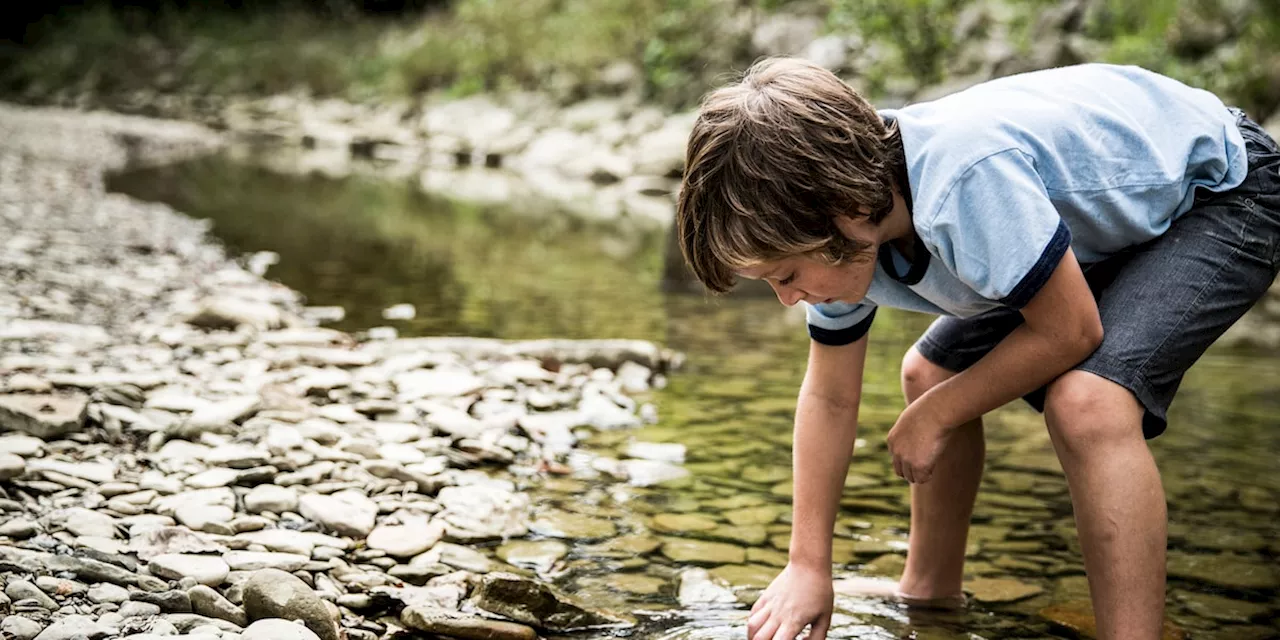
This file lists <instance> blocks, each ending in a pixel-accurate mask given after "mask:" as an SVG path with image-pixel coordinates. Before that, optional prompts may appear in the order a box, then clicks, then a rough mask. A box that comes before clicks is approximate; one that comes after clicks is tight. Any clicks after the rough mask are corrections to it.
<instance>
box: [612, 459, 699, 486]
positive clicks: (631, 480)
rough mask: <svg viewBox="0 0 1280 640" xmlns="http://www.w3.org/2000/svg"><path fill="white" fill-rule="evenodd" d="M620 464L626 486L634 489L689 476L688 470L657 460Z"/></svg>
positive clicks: (625, 461) (630, 461)
mask: <svg viewBox="0 0 1280 640" xmlns="http://www.w3.org/2000/svg"><path fill="white" fill-rule="evenodd" d="M620 464H621V465H622V468H623V469H624V470H625V473H626V476H627V482H628V484H630V485H632V486H635V487H650V486H653V485H656V484H661V483H663V482H668V481H671V480H679V479H680V478H684V477H687V476H688V475H689V470H688V469H685V468H684V467H678V466H676V465H673V464H670V463H667V462H659V461H657V460H623V461H622V462H621V463H620Z"/></svg>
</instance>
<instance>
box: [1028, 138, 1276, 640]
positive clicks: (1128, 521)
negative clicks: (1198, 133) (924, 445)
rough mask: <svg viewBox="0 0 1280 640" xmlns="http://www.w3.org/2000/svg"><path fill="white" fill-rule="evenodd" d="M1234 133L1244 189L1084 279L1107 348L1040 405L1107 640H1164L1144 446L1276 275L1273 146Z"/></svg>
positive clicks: (1159, 505)
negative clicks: (1187, 378)
mask: <svg viewBox="0 0 1280 640" xmlns="http://www.w3.org/2000/svg"><path fill="white" fill-rule="evenodd" d="M1240 129H1241V132H1242V133H1243V135H1244V137H1245V140H1246V143H1247V146H1248V159H1249V169H1250V170H1249V174H1248V176H1247V177H1246V178H1245V181H1244V183H1243V184H1241V185H1240V186H1239V187H1237V188H1235V189H1233V190H1231V191H1228V192H1225V193H1218V194H1202V197H1201V198H1198V199H1197V201H1196V203H1195V205H1194V206H1193V207H1192V209H1191V211H1189V212H1187V213H1186V214H1184V215H1183V216H1181V217H1180V218H1178V219H1177V220H1176V221H1175V222H1174V223H1173V225H1172V226H1171V227H1170V229H1169V231H1168V232H1166V233H1165V234H1164V235H1162V236H1160V237H1159V238H1156V239H1155V240H1152V241H1150V242H1148V243H1146V244H1144V245H1142V246H1139V247H1135V248H1134V249H1133V250H1131V251H1128V252H1126V254H1124V255H1121V256H1117V257H1116V259H1114V260H1108V261H1106V262H1104V263H1100V264H1099V265H1097V266H1096V268H1095V269H1091V270H1087V271H1086V278H1090V280H1091V284H1093V285H1095V291H1098V292H1099V293H1098V310H1099V313H1100V315H1101V317H1102V326H1103V328H1104V334H1105V335H1104V337H1103V341H1102V344H1101V345H1100V346H1099V347H1098V349H1097V351H1095V352H1094V353H1093V354H1092V355H1090V356H1089V358H1087V359H1086V360H1085V361H1084V362H1082V363H1080V364H1079V365H1078V366H1077V367H1076V369H1075V370H1074V371H1071V372H1068V373H1067V374H1065V375H1063V376H1062V377H1060V378H1058V379H1057V380H1055V381H1054V382H1052V383H1050V385H1049V387H1048V390H1047V394H1046V396H1045V418H1046V423H1047V425H1048V427H1049V432H1050V436H1051V438H1052V440H1053V444H1054V448H1055V450H1056V451H1057V453H1058V457H1059V459H1060V460H1061V461H1062V466H1063V470H1064V471H1065V472H1066V475H1067V482H1068V485H1069V487H1070V489H1071V499H1072V504H1073V506H1074V508H1075V512H1076V525H1077V529H1078V530H1079V534H1080V542H1081V547H1082V550H1083V551H1084V560H1085V568H1086V569H1087V571H1088V574H1089V586H1090V591H1091V597H1092V599H1093V605H1094V610H1095V614H1096V616H1097V622H1098V637H1099V638H1100V639H1102V640H1110V639H1114V638H1125V639H1128V638H1138V639H1147V638H1159V637H1160V627H1161V623H1162V617H1163V608H1164V600H1165V594H1164V586H1165V544H1166V542H1165V537H1166V528H1167V524H1166V507H1165V502H1164V491H1163V489H1162V487H1161V484H1160V476H1159V472H1158V471H1157V470H1156V466H1155V462H1154V460H1153V459H1152V457H1151V453H1150V451H1149V450H1148V449H1147V447H1146V444H1145V443H1144V442H1143V438H1144V437H1146V438H1151V437H1155V436H1157V435H1159V434H1160V433H1161V432H1163V431H1164V429H1165V426H1166V423H1165V412H1166V410H1167V408H1168V406H1169V403H1170V402H1171V401H1172V399H1173V395H1174V393H1175V392H1176V390H1177V388H1178V386H1179V384H1180V383H1181V381H1182V377H1183V374H1184V373H1185V372H1186V371H1187V369H1189V368H1190V367H1191V366H1192V365H1193V364H1194V363H1195V361H1196V360H1198V359H1199V358H1200V356H1201V355H1202V354H1203V353H1204V351H1205V350H1206V349H1208V347H1209V346H1210V345H1211V344H1212V343H1213V342H1214V340H1216V339H1217V338H1218V336H1220V335H1222V333H1223V332H1224V331H1226V329H1227V328H1228V327H1230V326H1231V325H1232V324H1233V323H1235V321H1236V320H1238V319H1239V318H1240V316H1242V315H1244V313H1245V312H1246V311H1247V310H1248V309H1249V308H1250V307H1251V306H1253V304H1254V303H1255V302H1256V301H1257V300H1258V299H1259V298H1261V297H1262V296H1263V294H1265V293H1266V291H1267V289H1268V288H1269V287H1270V286H1271V284H1272V281H1273V280H1275V277H1276V273H1277V270H1278V267H1280V265H1278V264H1277V260H1278V259H1280V146H1278V145H1277V144H1276V143H1275V142H1274V141H1272V140H1271V139H1270V138H1269V137H1267V136H1266V134H1265V133H1263V132H1262V130H1261V129H1260V128H1259V127H1258V126H1257V125H1256V124H1255V123H1252V122H1250V121H1247V120H1245V119H1244V118H1243V117H1242V118H1241V120H1240Z"/></svg>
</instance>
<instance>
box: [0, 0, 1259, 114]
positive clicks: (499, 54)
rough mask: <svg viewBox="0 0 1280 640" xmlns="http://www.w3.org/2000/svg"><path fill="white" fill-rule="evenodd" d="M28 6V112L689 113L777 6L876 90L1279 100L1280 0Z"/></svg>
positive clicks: (330, 0) (348, 0) (854, 78)
mask: <svg viewBox="0 0 1280 640" xmlns="http://www.w3.org/2000/svg"><path fill="white" fill-rule="evenodd" d="M27 5H28V6H26V8H25V9H22V11H25V12H26V15H25V16H22V17H19V18H16V19H14V20H11V21H9V22H8V23H7V25H6V26H5V31H6V33H5V34H4V36H5V37H4V40H3V45H2V46H0V95H2V96H3V97H4V98H7V99H11V100H20V101H24V102H33V103H60V104H85V103H100V102H107V103H110V101H111V100H112V99H114V98H115V97H118V96H122V95H127V94H129V93H131V92H138V91H151V92H159V93H162V94H164V93H169V94H182V95H186V96H261V95H272V94H279V93H286V92H302V93H305V94H308V95H311V96H313V97H328V96H334V97H341V98H344V99H348V100H353V101H373V100H383V99H393V98H406V97H408V98H413V97H415V96H420V95H422V94H424V93H427V92H446V93H447V94H451V95H458V96H462V95H467V94H472V93H477V92H485V91H495V90H508V89H534V90H554V91H556V92H557V93H558V94H560V95H562V96H563V97H564V99H566V100H572V99H574V98H580V97H584V96H585V95H590V94H591V93H592V92H593V91H595V90H597V89H598V88H599V87H601V86H604V85H609V86H613V85H616V84H617V83H619V82H621V83H624V84H629V85H630V86H632V87H633V88H634V91H636V92H639V93H640V94H641V97H642V98H643V99H646V100H649V101H652V102H656V103H659V104H662V105H664V106H669V107H671V108H682V107H688V106H691V105H692V104H694V103H695V102H696V100H697V98H698V97H699V96H700V95H702V93H703V92H705V91H706V90H707V88H709V87H711V86H713V85H716V84H719V83H720V82H722V81H723V80H724V79H725V77H726V76H727V75H728V74H730V73H732V72H734V71H738V70H741V69H743V68H745V67H746V66H747V65H749V64H750V62H751V61H752V60H753V59H754V58H756V57H758V56H759V55H760V54H761V50H760V47H759V46H756V45H758V44H759V43H758V40H759V37H760V36H759V33H760V26H761V25H762V24H765V23H767V22H768V21H770V20H773V19H775V17H776V16H778V15H787V16H794V17H797V18H803V19H805V20H809V21H811V22H813V23H816V24H817V25H819V32H818V35H819V36H839V37H840V38H841V40H840V42H841V43H843V46H845V47H847V48H848V49H849V56H850V57H851V59H852V62H851V63H849V64H847V65H846V66H847V68H845V69H841V70H840V71H841V72H842V75H843V76H844V77H846V78H847V79H849V80H850V81H851V82H853V83H854V84H855V86H858V87H860V88H861V89H863V90H864V91H866V92H867V93H869V94H870V95H871V96H872V97H873V98H876V97H878V96H900V97H902V99H912V98H916V99H919V98H921V97H928V95H929V94H930V90H929V88H930V87H945V86H946V85H947V83H948V82H949V81H953V80H955V79H956V78H971V77H974V74H984V75H985V76H987V77H990V76H998V75H1007V74H1009V73H1014V72H1017V71H1022V70H1027V69H1029V68H1036V67H1044V66H1052V65H1057V64H1067V63H1071V62H1079V61H1083V60H1104V61H1111V62H1121V63H1135V64H1140V65H1142V66H1145V67H1148V68H1151V69H1155V70H1157V71H1161V72H1164V73H1167V74H1169V75H1172V76H1174V77H1177V78H1179V79H1182V80H1184V81H1187V82H1190V83H1192V84H1195V85H1197V86H1201V87H1204V88H1208V89H1211V90H1213V91H1215V92H1218V93H1219V94H1221V95H1223V96H1224V97H1225V98H1226V99H1227V100H1229V101H1231V102H1234V103H1236V104H1240V105H1241V106H1244V107H1246V108H1247V109H1249V110H1251V111H1253V112H1256V113H1259V114H1261V115H1262V116H1263V117H1265V116H1266V115H1267V114H1270V113H1274V112H1275V111H1277V108H1278V107H1280V2H1277V1H1276V0H1143V1H1141V2H1136V1H1134V0H1066V1H1065V2H1064V1H1063V0H998V1H997V0H324V1H322V2H301V1H300V0H256V1H255V0H241V1H239V2H226V3H207V2H194V1H188V2H180V1H177V0H168V1H156V0H152V1H150V2H141V3H139V2H124V1H123V0H115V1H98V2H88V3H70V2H65V3H59V2H43V3H42V2H34V3H27ZM1050 31H1052V32H1054V34H1055V36H1054V37H1053V38H1048V37H1047V36H1046V34H1047V33H1048V32H1050ZM1063 34H1065V37H1062V36H1063ZM753 38H754V39H755V40H756V41H757V42H754V43H753ZM1046 43H1049V44H1046ZM1046 46H1048V47H1051V48H1052V50H1045V49H1044V47H1046ZM619 63H622V65H623V66H619ZM620 74H621V78H619V75H620ZM934 91H937V89H934Z"/></svg>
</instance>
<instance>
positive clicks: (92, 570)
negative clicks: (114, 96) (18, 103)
mask: <svg viewBox="0 0 1280 640" xmlns="http://www.w3.org/2000/svg"><path fill="white" fill-rule="evenodd" d="M0 137H2V138H3V139H4V140H5V141H6V142H5V145H4V146H3V148H0V207H3V208H2V209H0V211H2V213H0V225H2V226H4V227H5V228H6V230H7V233H6V236H7V238H6V240H5V242H4V243H0V272H3V273H4V274H5V279H6V280H7V281H8V282H9V283H10V286H9V287H7V291H5V292H3V293H0V318H3V320H4V321H3V322H2V323H0V326H2V327H3V328H2V329H0V372H3V374H4V375H3V376H2V377H3V379H4V385H3V386H4V389H3V390H2V391H0V427H3V430H4V433H3V435H0V494H2V495H0V498H2V499H0V510H3V511H4V516H3V520H4V523H3V525H0V575H3V576H4V578H5V583H6V588H5V592H6V595H5V596H3V597H0V613H3V614H4V615H5V616H7V617H4V618H3V622H0V625H2V628H3V630H4V631H5V632H6V633H8V634H10V635H12V636H13V637H17V638H27V639H30V638H34V637H36V635H37V634H39V635H40V637H41V638H47V637H52V638H70V637H73V636H75V635H76V634H83V635H85V636H88V637H91V638H98V637H103V636H111V637H115V636H117V635H118V636H121V637H137V638H151V637H154V636H156V635H165V634H173V633H183V634H187V635H184V636H182V637H191V638H222V639H224V640H232V639H235V638H242V639H243V640H265V639H267V638H271V639H278V638H285V637H296V638H308V639H309V638H323V639H325V640H329V639H331V638H332V639H336V638H339V637H347V638H351V639H353V640H354V639H357V638H360V639H365V640H372V639H376V638H380V637H390V635H392V634H393V633H394V632H395V630H396V629H416V630H419V631H428V632H431V631H436V632H440V631H447V630H449V629H454V630H457V629H472V630H486V632H491V633H502V634H508V635H495V636H493V637H512V638H517V637H519V638H525V637H528V638H531V637H533V634H535V633H543V634H546V633H557V632H562V631H566V630H569V629H574V628H580V627H595V626H599V625H617V624H630V621H628V620H626V619H625V618H624V617H619V616H616V615H614V614H612V613H610V612H603V611H596V610H593V609H592V608H591V607H589V606H585V605H582V604H581V603H577V602H575V601H573V599H572V598H571V597H569V596H566V595H565V594H561V593H556V592H554V591H550V590H549V587H548V585H547V583H546V582H545V581H542V580H540V579H538V578H537V574H536V573H535V571H534V570H533V569H534V568H535V567H539V566H543V565H545V564H547V563H548V559H547V557H546V554H545V553H540V554H532V555H533V556H535V557H533V558H532V560H531V561H530V560H519V559H516V558H517V556H520V554H515V555H511V556H509V557H511V558H512V561H511V562H510V563H508V562H504V561H501V560H496V559H493V558H490V557H489V556H488V555H487V554H485V553H482V552H480V551H477V545H488V544H489V543H491V542H494V541H500V540H502V541H505V540H516V541H518V538H520V537H522V536H524V535H525V534H526V533H527V532H528V519H529V514H528V510H529V506H530V498H529V495H528V493H527V492H526V491H524V490H523V489H522V488H521V485H523V484H526V483H528V482H536V478H538V477H552V476H555V475H563V474H568V473H570V472H571V469H570V468H569V467H568V466H567V465H565V464H563V462H562V460H563V458H564V456H565V455H566V454H567V453H568V452H570V451H572V449H573V447H574V445H575V444H576V442H577V441H578V440H579V439H580V438H581V437H582V436H583V435H585V434H586V433H587V432H588V431H590V430H604V429H621V428H629V427H634V426H638V425H640V424H642V423H644V422H652V421H654V420H656V410H655V409H654V408H653V407H652V406H651V405H647V404H644V398H645V394H646V392H647V391H648V390H649V389H650V388H651V387H653V386H655V385H656V386H661V385H662V384H663V383H664V375H665V373H666V372H667V371H668V370H670V369H672V368H674V367H677V366H678V365H679V363H680V356H679V355H678V354H675V353H672V352H670V351H668V350H665V349H662V348H661V347H659V346H658V345H654V344H652V343H647V342H640V341H625V340H610V341H557V340H545V341H525V342H506V341H498V340H480V339H468V338H409V339H398V338H386V339H374V338H373V337H370V336H359V337H357V336H352V335H350V334H346V333H343V332H339V331H334V330H331V329H325V328H322V327H319V326H315V325H314V323H310V322H308V321H306V320H304V318H305V317H306V316H307V315H308V313H307V309H306V308H305V306H304V304H303V301H302V299H301V296H300V295H299V294H298V293H297V292H294V291H291V290H289V289H287V288H285V287H283V286H281V285H278V284H275V283H272V282H270V281H267V280H265V279H264V278H262V277H261V276H260V275H257V274H256V273H255V272H254V271H252V270H251V269H250V265H248V264H246V262H248V261H244V260H237V259H235V258H232V257H229V256H227V255H225V252H224V251H223V249H222V248H221V247H220V246H219V245H218V244H217V243H216V241H214V240H213V239H212V238H211V237H210V236H208V225H207V224H206V223H204V222H202V221H198V220H195V219H192V218H189V217H187V216H185V215H183V214H182V213H180V212H177V211H174V210H172V209H171V208H169V207H167V206H165V205H162V204H155V203H146V202H140V201H136V200H132V199H130V198H128V197H125V196H122V195H119V194H109V193H106V191H105V187H104V184H103V176H104V175H105V174H106V173H107V172H110V171H119V170H121V169H125V168H127V167H133V166H142V165H150V164H164V163H171V162H177V161H181V160H183V159H188V158H193V157H196V156H198V155H201V154H204V153H210V152H216V151H218V150H219V149H224V148H226V145H227V140H226V136H225V135H224V134H218V133H216V132H213V131H211V130H209V129H207V128H204V127H201V126H199V125H194V124H189V123H181V122H166V121H157V120H151V119H147V118H139V117H128V116H118V115H113V114H104V113H88V114H86V113H79V112H74V111H64V110H56V109H25V108H17V107H10V106H5V105H0ZM197 325H198V326H197ZM584 430H585V431H584ZM684 473H685V472H684V470H683V469H682V468H681V467H679V466H678V465H674V464H670V463H665V462H661V461H659V460H645V459H633V460H626V461H622V463H621V464H619V465H618V469H617V470H615V471H613V472H612V475H614V476H615V478H618V479H628V480H629V481H630V482H632V483H633V484H642V483H657V482H661V481H662V480H664V479H668V478H675V477H680V476H682V475H684ZM555 561H556V559H555V557H552V558H551V559H550V564H554V563H555ZM548 593H550V594H552V595H550V596H548V595H547V594H548ZM547 597H550V598H551V599H552V601H554V602H555V603H556V605H555V606H556V607H558V609H557V612H558V614H562V615H557V616H555V617H554V620H555V622H552V621H550V619H544V618H542V617H537V616H533V615H532V614H531V613H530V611H531V610H532V609H531V607H533V604H531V603H532V602H535V601H537V600H538V599H541V598H547ZM286 618H287V619H301V620H304V621H305V623H306V624H305V628H304V627H298V626H296V625H291V623H288V622H282V619H286ZM281 625H286V626H281ZM147 634H152V635H147Z"/></svg>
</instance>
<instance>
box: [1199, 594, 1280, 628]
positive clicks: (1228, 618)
mask: <svg viewBox="0 0 1280 640" xmlns="http://www.w3.org/2000/svg"><path fill="white" fill-rule="evenodd" d="M1177 598H1178V601H1179V602H1181V603H1182V604H1183V605H1184V606H1185V607H1186V608H1187V609H1188V610H1190V611H1191V612H1192V613H1194V614H1196V615H1198V616H1200V617H1202V618H1209V619H1211V620H1220V621H1222V622H1250V621H1253V620H1259V619H1261V618H1262V617H1263V615H1264V614H1266V613H1267V612H1268V611H1270V610H1271V607H1269V606H1267V605H1265V604H1260V603H1256V602H1246V601H1244V600H1236V599H1234V598H1224V597H1222V596H1215V595H1211V594H1207V593H1186V592H1184V593H1179V594H1178V596H1177Z"/></svg>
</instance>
